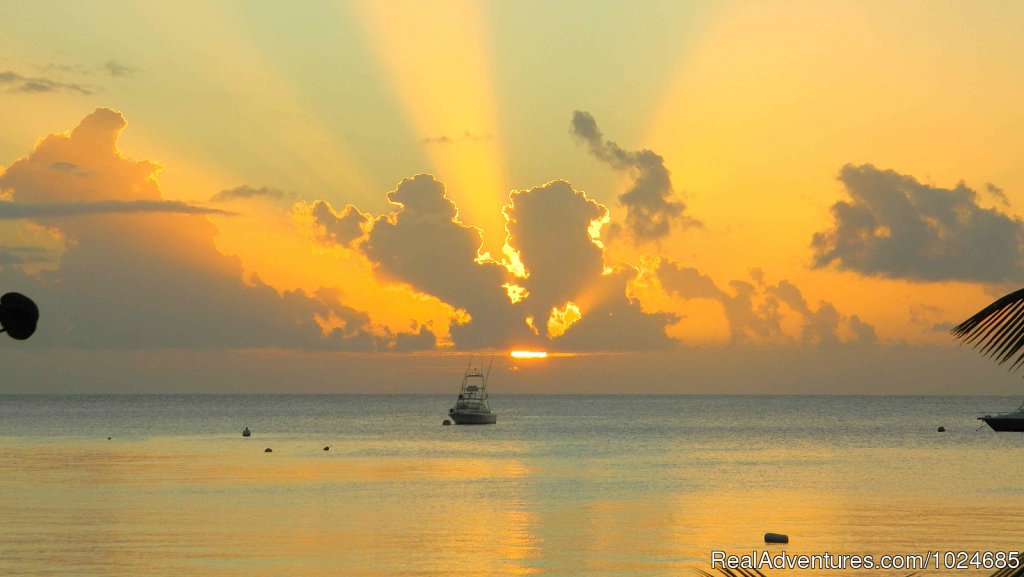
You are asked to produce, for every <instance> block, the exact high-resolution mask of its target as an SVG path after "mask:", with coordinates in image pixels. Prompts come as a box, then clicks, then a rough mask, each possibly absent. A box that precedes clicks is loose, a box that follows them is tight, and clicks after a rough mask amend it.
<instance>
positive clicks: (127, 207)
mask: <svg viewBox="0 0 1024 577" xmlns="http://www.w3.org/2000/svg"><path fill="white" fill-rule="evenodd" d="M139 213H174V214H209V215H221V216H226V215H231V214H234V213H231V212H227V211H224V210H220V209H216V208H206V207H203V206H196V205H192V204H185V203H184V202H181V201H179V200H134V201H129V200H102V201H93V202H3V201H0V220H9V219H21V218H30V219H40V218H56V217H67V216H91V215H100V214H139Z"/></svg>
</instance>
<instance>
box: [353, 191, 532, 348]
mask: <svg viewBox="0 0 1024 577" xmlns="http://www.w3.org/2000/svg"><path fill="white" fill-rule="evenodd" d="M388 200H389V201H390V202H391V203H392V204H394V205H395V206H396V207H398V209H397V210H396V211H395V212H392V213H391V214H387V215H384V216H380V217H377V218H376V219H375V220H374V221H373V223H372V227H371V230H370V232H369V234H368V236H367V239H366V241H365V242H364V243H362V245H360V246H361V250H362V251H363V252H364V253H365V254H366V256H367V257H368V258H369V259H370V261H371V262H373V263H374V266H375V271H376V272H377V274H378V275H379V276H380V277H381V278H382V279H384V280H386V281H391V282H399V283H406V284H409V285H411V286H413V287H414V288H415V289H416V290H418V291H420V292H423V293H426V294H430V295H433V296H436V297H437V298H439V299H441V300H442V301H444V302H446V303H448V304H449V305H451V306H453V307H455V308H457V309H461V310H463V311H465V312H466V313H468V314H469V316H470V317H471V320H470V321H469V322H466V323H464V324H455V325H453V326H452V327H451V334H452V340H453V341H454V342H455V344H456V346H458V347H460V348H470V349H475V348H486V347H505V346H508V345H511V344H513V343H514V342H517V341H520V340H525V339H530V338H531V337H532V335H531V334H530V333H529V331H528V329H527V327H526V325H525V324H524V323H523V321H522V316H521V315H519V314H517V311H516V310H515V309H516V308H517V307H515V306H514V305H513V304H512V303H511V302H510V301H509V299H508V297H507V295H506V293H505V289H504V288H502V285H503V284H505V283H506V282H507V281H508V276H509V275H508V271H507V270H506V269H505V267H504V266H502V265H501V264H500V263H497V262H494V261H489V260H484V259H481V256H480V252H479V249H480V245H481V244H482V237H481V234H480V230H479V229H477V228H476V227H473V226H469V225H466V224H463V223H462V222H461V220H459V215H458V210H457V208H456V206H455V203H454V202H453V201H452V200H451V199H449V198H448V196H447V194H446V191H445V187H444V184H442V183H441V182H439V181H437V180H435V179H434V177H432V176H430V175H427V174H421V175H418V176H415V177H412V178H406V179H403V180H402V181H401V182H400V183H399V185H398V187H397V188H395V190H393V191H391V192H389V193H388Z"/></svg>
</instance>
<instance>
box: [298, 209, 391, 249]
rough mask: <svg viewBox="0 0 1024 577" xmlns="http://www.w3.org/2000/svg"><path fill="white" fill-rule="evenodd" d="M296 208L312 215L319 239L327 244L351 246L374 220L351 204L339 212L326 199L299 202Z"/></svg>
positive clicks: (361, 236)
mask: <svg viewBox="0 0 1024 577" xmlns="http://www.w3.org/2000/svg"><path fill="white" fill-rule="evenodd" d="M296 210H298V211H300V212H303V213H307V214H309V215H310V216H311V217H312V219H313V223H314V225H315V226H316V230H315V231H314V233H315V236H316V238H317V240H319V241H320V242H323V243H326V244H332V243H333V244H340V245H342V246H351V245H353V244H355V243H356V241H357V240H359V239H361V238H363V236H364V235H365V234H366V231H367V230H368V229H369V228H370V227H371V226H372V221H373V218H372V217H371V216H370V215H368V214H364V213H362V212H359V209H358V208H356V207H355V206H353V205H351V204H349V205H346V206H345V208H344V209H343V210H342V211H341V212H337V211H335V210H334V207H333V206H331V203H329V202H327V201H325V200H315V201H313V202H311V203H299V204H298V205H297V206H296Z"/></svg>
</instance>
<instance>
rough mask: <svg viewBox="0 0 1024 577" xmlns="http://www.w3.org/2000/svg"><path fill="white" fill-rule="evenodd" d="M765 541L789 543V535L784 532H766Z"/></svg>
mask: <svg viewBox="0 0 1024 577" xmlns="http://www.w3.org/2000/svg"><path fill="white" fill-rule="evenodd" d="M764 542H765V543H789V536H788V535H783V534H782V533H765V534H764Z"/></svg>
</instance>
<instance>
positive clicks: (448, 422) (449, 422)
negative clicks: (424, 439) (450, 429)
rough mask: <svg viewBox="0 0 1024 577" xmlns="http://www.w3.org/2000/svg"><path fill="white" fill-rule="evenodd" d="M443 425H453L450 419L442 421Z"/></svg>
mask: <svg viewBox="0 0 1024 577" xmlns="http://www.w3.org/2000/svg"><path fill="white" fill-rule="evenodd" d="M441 424H442V425H445V426H447V425H450V424H452V422H451V421H449V420H448V419H445V420H443V421H441Z"/></svg>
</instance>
